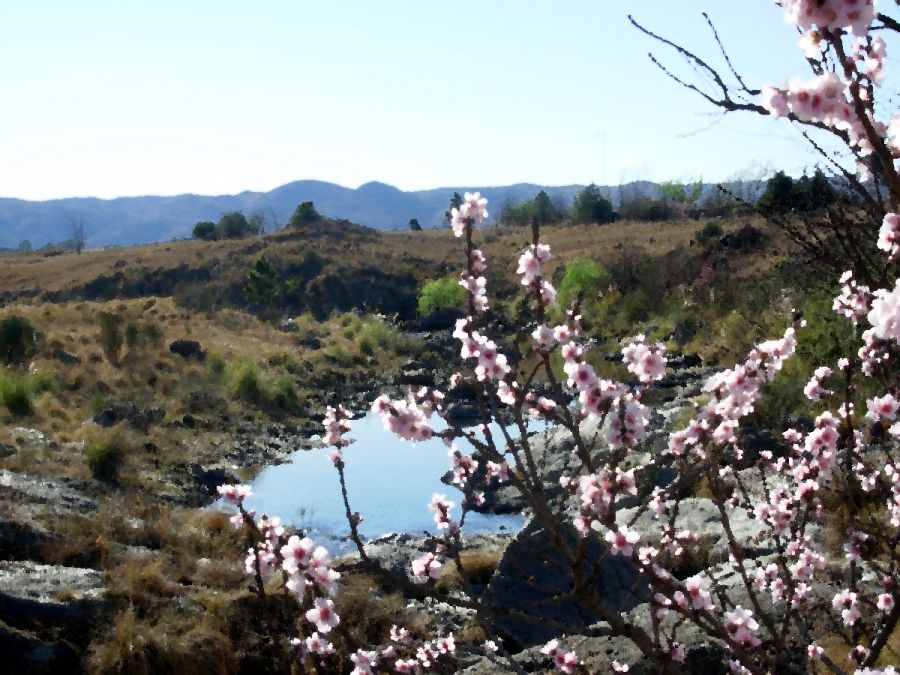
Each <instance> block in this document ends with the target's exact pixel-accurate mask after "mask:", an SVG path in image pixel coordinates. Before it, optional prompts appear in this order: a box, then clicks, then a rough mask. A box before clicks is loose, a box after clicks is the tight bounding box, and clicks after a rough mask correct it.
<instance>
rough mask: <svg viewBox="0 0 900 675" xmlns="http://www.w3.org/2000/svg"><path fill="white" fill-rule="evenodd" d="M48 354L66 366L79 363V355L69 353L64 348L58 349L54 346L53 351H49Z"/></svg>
mask: <svg viewBox="0 0 900 675" xmlns="http://www.w3.org/2000/svg"><path fill="white" fill-rule="evenodd" d="M50 356H52V357H53V358H54V359H56V360H57V361H60V362H62V363H64V364H66V365H67V366H74V365H75V364H77V363H81V357H78V356H75V355H74V354H69V352H67V351H65V350H64V349H60V348H59V347H54V348H53V351H52V352H50Z"/></svg>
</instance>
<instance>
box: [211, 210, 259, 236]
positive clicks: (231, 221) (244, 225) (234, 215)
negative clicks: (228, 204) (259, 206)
mask: <svg viewBox="0 0 900 675" xmlns="http://www.w3.org/2000/svg"><path fill="white" fill-rule="evenodd" d="M216 232H217V233H218V235H219V237H221V238H222V239H240V238H241V237H246V236H247V235H250V234H253V233H254V231H253V226H252V225H250V223H249V222H248V221H247V217H246V216H245V215H244V214H243V213H241V212H240V211H230V212H229V213H226V214H225V215H224V216H222V217H221V218H220V219H219V224H218V225H217V226H216Z"/></svg>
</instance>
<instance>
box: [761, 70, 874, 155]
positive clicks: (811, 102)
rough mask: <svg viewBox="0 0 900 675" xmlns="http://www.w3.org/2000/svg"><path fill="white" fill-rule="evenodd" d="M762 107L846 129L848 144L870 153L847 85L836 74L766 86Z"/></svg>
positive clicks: (808, 120)
mask: <svg viewBox="0 0 900 675" xmlns="http://www.w3.org/2000/svg"><path fill="white" fill-rule="evenodd" d="M762 106H763V107H764V108H765V109H766V110H767V111H768V112H769V114H771V115H774V116H775V117H786V116H787V115H789V114H790V115H794V117H796V118H797V119H799V120H801V121H804V122H821V123H822V124H825V125H827V126H829V127H832V128H834V129H837V130H838V131H845V132H847V136H848V138H849V140H850V144H851V146H854V147H856V148H857V149H858V150H859V152H860V154H861V155H868V154H870V153H871V152H872V144H871V141H870V140H869V138H868V136H867V135H866V130H865V126H864V125H863V123H862V121H861V120H860V119H859V117H857V115H856V112H855V111H854V109H853V106H852V105H851V103H850V99H849V92H848V91H847V86H846V84H845V83H844V81H843V80H842V79H841V77H840V76H839V75H837V74H836V73H823V74H821V75H817V76H816V77H814V78H813V79H812V80H809V81H806V82H804V81H801V80H793V81H791V82H789V83H788V85H787V87H783V88H777V87H770V86H765V87H763V88H762ZM873 124H878V123H877V122H875V121H873Z"/></svg>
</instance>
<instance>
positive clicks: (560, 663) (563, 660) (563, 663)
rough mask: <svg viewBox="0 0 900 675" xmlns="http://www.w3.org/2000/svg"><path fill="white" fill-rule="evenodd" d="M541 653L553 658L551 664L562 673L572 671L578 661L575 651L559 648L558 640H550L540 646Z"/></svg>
mask: <svg viewBox="0 0 900 675" xmlns="http://www.w3.org/2000/svg"><path fill="white" fill-rule="evenodd" d="M541 654H547V655H548V656H550V657H551V658H552V659H553V665H555V666H556V667H557V668H558V669H559V670H560V671H561V672H563V673H574V672H575V667H576V666H577V665H578V664H579V663H580V661H579V660H578V656H577V655H576V654H575V652H566V651H563V650H562V649H561V648H560V646H559V640H550V642H548V643H547V644H545V645H544V646H543V647H541Z"/></svg>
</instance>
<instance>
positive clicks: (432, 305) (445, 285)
mask: <svg viewBox="0 0 900 675" xmlns="http://www.w3.org/2000/svg"><path fill="white" fill-rule="evenodd" d="M465 299H466V292H465V290H464V289H463V287H462V286H460V285H459V281H458V280H457V279H456V277H454V276H452V275H451V276H446V277H444V278H443V279H436V280H434V281H429V282H428V283H427V284H425V285H424V286H423V287H422V291H421V292H420V293H419V302H418V308H419V314H428V313H430V312H434V311H435V310H438V309H449V308H459V307H462V306H463V303H464V302H465Z"/></svg>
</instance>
